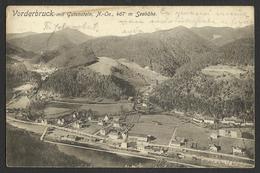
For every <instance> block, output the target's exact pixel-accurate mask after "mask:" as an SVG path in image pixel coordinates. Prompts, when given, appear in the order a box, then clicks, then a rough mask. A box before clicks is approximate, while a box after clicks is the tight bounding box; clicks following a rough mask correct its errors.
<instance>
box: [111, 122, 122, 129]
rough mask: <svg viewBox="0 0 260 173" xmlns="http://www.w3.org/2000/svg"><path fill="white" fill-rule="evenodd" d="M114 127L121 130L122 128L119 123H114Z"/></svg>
mask: <svg viewBox="0 0 260 173" xmlns="http://www.w3.org/2000/svg"><path fill="white" fill-rule="evenodd" d="M113 127H116V128H120V127H121V126H120V124H119V123H118V122H114V123H113Z"/></svg>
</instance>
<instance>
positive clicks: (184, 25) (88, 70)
mask: <svg viewBox="0 0 260 173" xmlns="http://www.w3.org/2000/svg"><path fill="white" fill-rule="evenodd" d="M6 32H7V34H6V139H7V140H6V162H7V166H9V167H85V168H88V167H98V168H100V167H117V168H120V167H121V168H122V167H124V168H139V167H141V168H183V167H184V168H254V167H255V71H254V66H255V65H254V64H255V55H254V52H255V43H254V40H255V38H254V8H253V7H252V6H8V8H7V13H6Z"/></svg>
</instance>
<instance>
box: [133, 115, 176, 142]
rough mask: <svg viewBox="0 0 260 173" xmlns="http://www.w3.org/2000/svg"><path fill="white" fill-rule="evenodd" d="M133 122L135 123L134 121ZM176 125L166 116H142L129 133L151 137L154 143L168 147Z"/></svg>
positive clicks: (171, 118)
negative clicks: (153, 138)
mask: <svg viewBox="0 0 260 173" xmlns="http://www.w3.org/2000/svg"><path fill="white" fill-rule="evenodd" d="M134 122H135V121H134ZM176 126H177V123H176V121H174V117H171V116H168V115H143V116H141V117H140V119H139V121H138V122H136V123H135V124H134V127H133V128H132V129H131V130H130V131H129V133H130V134H131V133H134V134H144V135H152V136H154V137H155V138H156V139H155V140H154V143H156V144H160V145H168V144H169V142H170V139H171V137H172V135H173V132H174V129H175V128H176Z"/></svg>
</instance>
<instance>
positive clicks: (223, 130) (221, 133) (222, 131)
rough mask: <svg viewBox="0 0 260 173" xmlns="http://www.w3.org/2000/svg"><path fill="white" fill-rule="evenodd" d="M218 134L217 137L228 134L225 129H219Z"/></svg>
mask: <svg viewBox="0 0 260 173" xmlns="http://www.w3.org/2000/svg"><path fill="white" fill-rule="evenodd" d="M218 134H219V136H226V135H227V134H228V132H227V130H225V129H219V130H218Z"/></svg>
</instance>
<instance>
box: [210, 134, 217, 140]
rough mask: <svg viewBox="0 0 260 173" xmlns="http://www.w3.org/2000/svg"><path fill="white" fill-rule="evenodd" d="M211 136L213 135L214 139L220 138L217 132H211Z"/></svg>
mask: <svg viewBox="0 0 260 173" xmlns="http://www.w3.org/2000/svg"><path fill="white" fill-rule="evenodd" d="M210 137H211V138H212V139H217V138H218V134H217V133H211V134H210Z"/></svg>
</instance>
